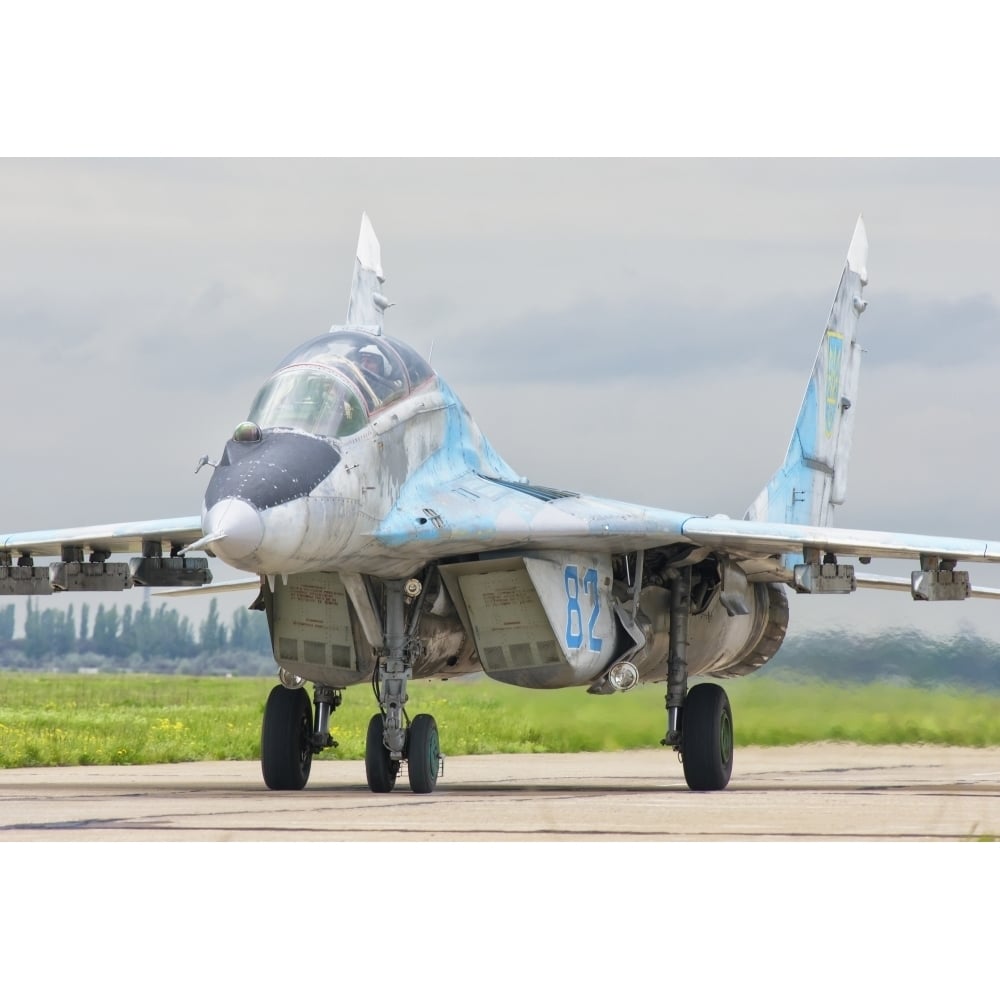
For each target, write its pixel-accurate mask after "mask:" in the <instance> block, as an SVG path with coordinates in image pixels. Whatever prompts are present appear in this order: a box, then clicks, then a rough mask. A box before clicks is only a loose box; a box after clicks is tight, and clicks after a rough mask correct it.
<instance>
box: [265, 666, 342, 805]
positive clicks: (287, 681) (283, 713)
mask: <svg viewBox="0 0 1000 1000" xmlns="http://www.w3.org/2000/svg"><path fill="white" fill-rule="evenodd" d="M278 676H279V678H280V679H281V684H280V685H278V687H276V688H273V689H272V691H271V693H270V694H269V695H268V698H267V704H266V705H265V706H264V721H263V723H262V725H261V731H260V767H261V771H262V772H263V774H264V784H265V785H267V787H268V788H271V789H274V790H275V791H294V792H297V791H299V790H301V789H303V788H305V787H306V782H307V781H308V780H309V772H310V770H311V769H312V759H313V755H314V754H317V753H319V752H320V751H321V750H325V749H326V748H327V747H335V746H336V745H337V743H336V741H335V740H334V739H333V737H332V736H331V735H330V716H331V715H332V714H333V712H334V711H335V710H336V708H337V706H338V705H339V704H340V702H341V700H342V696H341V694H340V692H339V691H337V690H335V689H334V688H330V687H324V686H323V685H321V684H317V685H316V689H315V694H314V696H313V697H314V700H315V702H316V720H315V725H314V724H313V711H312V705H310V703H309V695H307V694H306V692H305V690H304V688H303V687H302V685H303V683H304V682H303V681H302V679H301V678H299V677H294V676H293V675H291V674H289V673H288V672H287V671H285V670H281V671H280V672H279V674H278Z"/></svg>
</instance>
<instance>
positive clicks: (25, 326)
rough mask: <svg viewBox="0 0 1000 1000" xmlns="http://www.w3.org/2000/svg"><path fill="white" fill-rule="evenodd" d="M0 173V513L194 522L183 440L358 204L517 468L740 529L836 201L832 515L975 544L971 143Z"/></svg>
mask: <svg viewBox="0 0 1000 1000" xmlns="http://www.w3.org/2000/svg"><path fill="white" fill-rule="evenodd" d="M0 191H2V197H0V337H2V343H3V357H4V372H5V376H6V377H5V379H4V392H3V394H2V397H0V419H2V422H3V426H4V427H5V428H6V434H5V436H4V440H3V445H2V455H3V470H4V480H5V484H6V487H7V488H6V489H5V490H4V502H3V511H2V518H0V522H2V523H0V530H3V531H6V530H27V529H33V528H49V527H55V526H68V525H77V524H89V523H103V522H106V521H116V520H134V519H140V518H147V517H160V516H164V517H167V516H179V515H185V514H191V513H197V512H198V511H199V510H200V504H201V496H202V493H203V490H204V488H205V486H206V485H207V481H208V477H207V474H206V473H205V472H202V473H201V475H200V476H197V477H196V476H195V475H194V468H195V465H196V463H197V460H198V457H199V456H200V455H202V454H205V453H208V454H209V455H210V456H211V457H212V458H215V457H217V456H218V455H219V453H220V452H221V450H222V447H223V444H224V442H225V440H226V438H227V436H228V435H229V434H230V433H231V432H232V429H233V427H235V425H236V424H237V423H238V422H239V421H240V420H242V419H243V418H244V417H245V416H246V413H247V409H248V406H249V404H250V401H251V399H252V397H253V395H254V393H255V391H256V389H257V387H258V386H259V384H260V382H261V381H262V380H263V378H264V377H265V376H266V375H267V373H268V372H269V370H270V369H271V368H272V367H273V365H274V364H275V363H276V362H277V361H278V360H279V359H280V358H281V357H282V356H283V355H284V354H285V353H286V352H287V351H288V350H289V349H290V348H291V347H293V346H294V345H295V344H296V343H298V342H300V341H303V340H306V339H308V338H310V337H312V336H315V335H316V334H318V333H321V332H323V331H325V330H326V329H327V328H328V327H329V326H330V325H331V324H333V323H339V322H342V321H343V319H344V317H345V314H346V307H347V297H348V291H349V285H350V276H351V269H352V266H353V260H354V251H355V247H356V243H357V235H358V226H359V222H360V218H361V213H362V211H367V212H368V214H369V216H370V217H371V219H372V222H373V224H374V227H375V230H376V233H377V234H378V236H379V239H380V241H381V245H382V260H383V267H384V270H385V273H386V276H387V281H386V284H385V290H386V292H387V294H388V296H389V297H390V299H391V300H392V301H393V302H394V303H396V304H395V305H394V307H393V308H392V309H391V310H390V311H389V313H388V316H387V332H389V333H390V334H391V335H392V336H394V337H398V338H400V339H403V340H406V341H408V342H410V343H412V344H413V345H414V346H415V347H417V348H418V349H419V350H421V351H422V352H424V354H425V355H426V354H427V353H429V352H431V351H432V350H433V357H432V362H433V364H434V365H435V367H436V368H437V369H438V370H439V371H440V372H441V373H442V375H443V376H444V377H445V378H446V379H447V380H448V381H449V382H450V383H451V385H452V386H453V388H455V390H456V391H457V392H458V394H459V395H460V396H461V397H462V398H463V399H464V401H465V402H466V403H467V405H468V406H469V407H470V409H471V410H472V412H473V414H474V416H475V417H476V418H477V420H478V421H479V423H480V425H481V427H482V428H483V429H484V431H485V432H486V434H487V435H488V436H489V437H490V438H491V440H492V442H493V444H494V445H495V446H496V447H497V448H498V449H499V450H500V452H501V454H503V455H504V456H505V458H507V460H508V461H509V462H510V463H511V464H512V465H513V466H514V467H515V468H516V469H517V470H518V471H519V472H520V473H521V474H523V475H526V476H528V477H530V478H531V479H532V480H535V481H538V482H541V483H544V484H546V485H552V486H558V487H563V488H569V489H576V490H582V491H585V492H589V493H593V494H597V495H601V496H610V497H616V498H621V499H625V500H630V501H637V502H641V503H647V504H654V505H660V506H665V507H670V508H673V509H678V510H690V511H692V512H695V513H707V514H712V513H727V514H730V515H732V516H736V517H739V516H741V515H742V513H743V511H744V509H745V508H746V506H747V504H748V503H749V502H750V500H751V499H752V498H753V497H754V496H755V495H756V493H757V492H758V490H759V489H760V488H761V486H762V485H763V484H764V483H765V482H766V481H767V479H768V478H769V476H770V475H771V473H772V472H773V471H774V469H775V468H776V467H777V466H778V465H779V464H780V462H781V459H782V457H783V454H784V450H785V447H786V445H787V442H788V437H789V434H790V431H791V426H792V422H793V420H794V416H795V414H796V412H797V409H798V405H799V401H800V399H801V395H802V391H803V389H804V385H805V379H806V375H807V373H808V371H809V369H810V367H811V364H812V361H813V357H814V355H815V351H816V348H817V345H818V343H819V338H820V336H821V334H822V332H823V328H824V324H825V320H826V317H827V313H828V310H829V307H830V303H831V301H832V297H833V294H834V291H835V289H836V285H837V282H838V280H839V277H840V273H841V269H842V267H843V264H844V260H845V257H846V252H847V245H848V243H849V241H850V237H851V234H852V231H853V228H854V224H855V220H856V218H857V216H858V214H859V212H863V213H864V218H865V222H866V225H867V227H868V233H869V239H870V243H871V250H870V256H869V274H870V283H869V286H868V289H867V296H868V299H869V301H870V303H871V304H870V306H869V309H868V311H867V312H866V313H865V315H864V317H863V319H862V321H861V333H860V339H861V341H862V343H863V344H864V346H865V347H866V349H867V351H868V353H867V354H866V358H865V363H864V367H863V370H862V381H861V392H860V398H859V402H858V404H857V405H858V407H859V410H858V418H857V428H856V438H855V453H854V458H853V462H852V467H851V476H850V490H849V498H848V503H847V504H846V505H845V507H844V508H843V509H842V511H841V513H840V517H839V518H838V521H837V523H838V524H839V525H842V526H851V527H864V528H884V529H899V530H906V531H917V532H929V533H949V534H956V535H962V536H968V537H977V538H978V537H982V538H997V537H1000V523H998V521H1000V516H998V515H1000V510H998V508H1000V500H998V497H1000V471H998V468H997V462H996V460H995V455H996V452H997V448H998V443H1000V442H998V437H1000V435H998V432H997V429H996V426H995V421H994V420H993V419H992V417H993V414H994V412H995V406H996V404H995V386H996V385H997V384H998V374H1000V346H998V345H1000V337H998V334H1000V299H998V287H997V286H998V282H1000V278H998V277H997V266H996V265H997V261H1000V163H998V162H997V161H994V160H926V159H924V160H836V161H834V160H794V159H775V160H769V159H764V160H741V159H729V160H698V159H685V160H657V159H640V160H631V159H612V160H577V159H559V160H545V159H518V160H479V159H476V160H456V159H449V160H435V159H420V160H407V159H389V160H386V159H383V160H336V159H326V160H253V159H250V160H246V159H239V160H212V159H205V160H174V159H171V160H133V159H130V160H25V159H7V160H0ZM213 565H217V564H213ZM882 568H883V569H884V570H885V571H889V572H902V573H908V572H909V569H910V567H908V566H906V565H900V566H896V565H894V564H885V565H884V566H883V567H882ZM217 569H218V570H219V572H217V577H218V578H222V577H224V576H226V575H227V573H226V571H225V570H224V568H222V567H218V566H217ZM973 573H974V579H980V580H984V582H993V580H992V579H987V577H988V576H989V574H988V573H984V572H982V571H979V572H976V570H975V568H973ZM238 603H240V600H239V599H238V598H237V599H233V606H236V605H237V604H238ZM196 604H197V602H195V601H191V602H185V603H184V605H183V606H182V607H183V610H184V613H188V614H191V615H192V616H193V617H197V613H198V612H197V609H196ZM817 605H820V607H819V608H817ZM996 608H997V605H996V604H994V603H993V602H967V603H966V604H965V605H963V606H959V607H946V606H941V605H939V606H934V607H928V606H924V605H920V606H918V607H913V606H912V602H911V601H910V600H909V598H907V597H905V596H898V595H875V594H855V595H853V596H852V597H850V598H847V599H836V598H829V599H824V598H819V597H812V598H798V599H795V600H794V603H793V627H794V626H795V625H796V624H798V625H799V627H803V628H814V627H821V626H822V625H824V624H825V623H826V622H827V621H830V622H835V623H842V624H848V625H850V624H856V625H859V626H863V627H870V626H872V625H873V624H879V623H882V622H883V621H884V624H885V625H886V626H889V625H895V624H899V625H902V626H905V625H907V624H919V625H922V626H926V627H928V628H930V629H932V630H937V629H942V628H955V627H966V625H969V626H971V627H973V628H976V629H980V630H982V631H984V632H988V633H989V634H1000V630H998V629H995V628H993V627H992V625H991V622H992V620H993V619H995V618H996V617H998V616H997V614H996Z"/></svg>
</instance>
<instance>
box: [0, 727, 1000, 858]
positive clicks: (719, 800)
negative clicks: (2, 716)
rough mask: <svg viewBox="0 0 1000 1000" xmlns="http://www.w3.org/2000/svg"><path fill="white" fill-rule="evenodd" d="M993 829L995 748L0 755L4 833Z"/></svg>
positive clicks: (747, 836)
mask: <svg viewBox="0 0 1000 1000" xmlns="http://www.w3.org/2000/svg"><path fill="white" fill-rule="evenodd" d="M993 837H1000V749H998V748H991V749H984V750H978V749H960V748H951V747H858V746H849V745H842V744H817V745H811V746H801V747H793V748H778V749H760V748H738V749H737V756H736V766H735V770H734V774H733V779H732V782H731V783H730V786H729V788H728V789H727V790H726V791H724V792H714V793H692V792H690V791H688V789H687V787H686V786H685V784H684V780H683V776H682V774H681V768H680V764H679V763H678V761H677V759H676V757H675V755H674V754H673V753H671V752H670V751H667V750H641V751H623V752H618V753H599V754H533V755H496V756H482V757H454V758H449V759H448V760H446V762H445V773H444V776H443V777H442V778H441V780H440V782H439V784H438V790H437V791H436V792H435V793H434V794H432V795H414V794H413V793H412V792H410V790H409V785H408V783H407V781H406V778H405V775H401V780H400V782H399V784H397V787H396V790H395V791H394V792H392V793H391V794H388V795H373V794H372V793H371V792H369V791H368V788H367V786H366V784H365V777H364V764H363V763H362V762H360V761H336V760H323V759H317V760H316V761H315V762H314V764H313V771H312V776H311V778H310V782H309V785H308V786H307V788H306V789H305V790H304V791H302V792H269V791H267V790H266V789H265V788H264V785H263V782H262V780H261V777H260V766H259V764H257V763H256V762H232V761H224V762H213V763H196V764H169V765H152V766H143V767H73V768H29V769H16V770H6V771H0V841H75V842H85V841H106V842H107V841H224V840H241V841H275V840H279V841H280V840H292V841H310V840H350V841H380V840H397V841H548V840H569V841H592V840H598V841H600V840H605V841H609V840H610V841H625V840H628V841H660V840H699V841H700V840H708V841H712V840H714V841H744V842H746V841H769V840H796V841H809V840H818V841H832V842H840V841H850V840H892V841H900V840H923V841H932V840H966V839H978V838H993Z"/></svg>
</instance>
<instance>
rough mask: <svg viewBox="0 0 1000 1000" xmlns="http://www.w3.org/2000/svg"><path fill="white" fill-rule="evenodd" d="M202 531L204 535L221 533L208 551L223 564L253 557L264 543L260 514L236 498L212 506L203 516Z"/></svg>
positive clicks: (228, 498) (229, 498)
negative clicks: (224, 561)
mask: <svg viewBox="0 0 1000 1000" xmlns="http://www.w3.org/2000/svg"><path fill="white" fill-rule="evenodd" d="M202 528H203V530H204V532H205V534H206V535H212V534H215V533H217V532H221V533H222V535H223V537H222V538H220V539H219V540H218V541H216V542H213V543H212V550H213V551H214V552H215V553H216V555H218V556H219V557H220V558H222V559H225V560H227V561H232V560H237V559H245V558H246V557H247V556H250V555H253V553H254V552H256V551H257V549H258V548H260V545H261V542H263V540H264V524H263V522H262V521H261V516H260V512H259V511H257V510H256V509H255V508H253V507H251V506H250V504H248V503H247V502H246V501H244V500H239V499H237V498H236V497H227V498H226V499H225V500H220V501H219V502H218V503H217V504H214V505H213V506H212V507H211V508H210V509H209V510H208V511H207V512H206V514H205V517H204V518H203V520H202Z"/></svg>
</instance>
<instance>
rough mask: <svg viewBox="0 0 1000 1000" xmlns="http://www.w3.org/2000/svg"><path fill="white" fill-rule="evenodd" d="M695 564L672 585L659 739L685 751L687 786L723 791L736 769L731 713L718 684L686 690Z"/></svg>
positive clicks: (686, 567)
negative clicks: (664, 729)
mask: <svg viewBox="0 0 1000 1000" xmlns="http://www.w3.org/2000/svg"><path fill="white" fill-rule="evenodd" d="M690 616H691V567H690V566H685V567H683V568H682V569H679V570H677V571H676V573H675V575H674V576H673V579H672V582H671V588H670V646H669V654H668V659H667V698H666V702H667V735H666V737H665V738H664V739H663V740H662V741H661V742H662V743H663V744H664V746H669V747H673V748H674V749H675V750H677V751H678V752H679V753H680V755H681V761H682V763H683V765H684V779H685V781H687V784H688V788H690V789H692V790H693V791H698V792H714V791H720V790H721V789H723V788H725V787H726V785H728V784H729V779H730V777H731V775H732V773H733V712H732V709H731V708H730V705H729V696H728V695H727V694H726V691H725V689H724V688H722V687H720V686H719V685H718V684H697V685H695V686H694V687H693V688H691V690H690V691H688V686H687V681H688V666H687V647H688V621H689V619H690Z"/></svg>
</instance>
